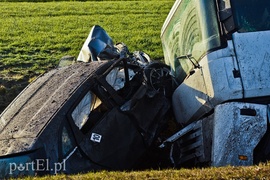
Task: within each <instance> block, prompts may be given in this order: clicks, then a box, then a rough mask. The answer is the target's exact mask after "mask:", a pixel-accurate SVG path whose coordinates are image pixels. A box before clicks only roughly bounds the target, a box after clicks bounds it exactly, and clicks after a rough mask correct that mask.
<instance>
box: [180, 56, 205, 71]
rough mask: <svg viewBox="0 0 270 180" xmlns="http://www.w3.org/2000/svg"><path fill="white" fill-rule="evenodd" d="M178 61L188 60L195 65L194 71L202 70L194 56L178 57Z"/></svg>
mask: <svg viewBox="0 0 270 180" xmlns="http://www.w3.org/2000/svg"><path fill="white" fill-rule="evenodd" d="M176 59H178V60H180V59H188V60H189V61H190V62H191V63H192V64H193V66H194V69H196V68H198V69H199V68H201V66H200V64H199V63H198V62H197V61H196V59H195V58H194V57H193V56H192V54H186V55H182V56H179V57H177V58H176ZM194 61H195V62H194Z"/></svg>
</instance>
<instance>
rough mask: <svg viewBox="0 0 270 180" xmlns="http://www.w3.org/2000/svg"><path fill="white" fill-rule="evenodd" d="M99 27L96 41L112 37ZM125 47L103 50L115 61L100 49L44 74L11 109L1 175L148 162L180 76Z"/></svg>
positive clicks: (4, 127) (1, 141) (5, 117)
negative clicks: (147, 155)
mask: <svg viewBox="0 0 270 180" xmlns="http://www.w3.org/2000/svg"><path fill="white" fill-rule="evenodd" d="M92 30H93V31H94V33H90V35H89V36H91V37H95V38H92V39H102V38H103V37H104V34H106V32H105V31H104V30H103V29H102V28H101V27H99V26H94V27H93V29H92ZM100 32H102V33H101V34H99V33H100ZM107 38H109V36H108V37H106V39H107ZM104 42H105V41H104ZM90 44H91V43H90ZM95 47H97V48H99V46H95ZM121 47H122V49H121V50H119V49H117V48H115V47H113V46H110V45H108V46H106V48H105V47H103V49H102V50H104V51H106V52H105V53H104V54H106V59H107V60H106V59H102V60H97V55H101V54H102V53H98V54H97V55H96V57H95V58H96V59H93V58H90V56H89V57H87V58H89V59H88V60H85V61H88V62H77V63H75V64H72V65H68V66H64V67H59V68H56V69H53V70H51V71H49V72H47V73H45V74H43V75H41V76H40V77H39V78H37V79H36V80H35V81H34V82H32V83H31V84H30V85H29V86H28V87H26V88H25V89H24V90H23V91H22V92H21V93H20V95H19V96H18V97H17V98H16V99H15V100H14V101H13V102H12V103H11V104H10V105H9V106H8V107H7V108H6V110H5V111H4V112H3V113H2V115H1V121H0V128H1V130H0V137H1V138H0V145H1V148H0V149H1V150H0V153H1V154H0V155H1V157H0V174H1V178H4V177H16V176H20V175H35V174H47V173H49V174H55V173H59V172H63V173H68V174H70V173H78V172H86V171H90V170H100V169H107V170H127V169H136V168H139V167H140V164H141V163H143V159H142V156H143V155H144V154H145V153H146V152H147V151H148V149H149V148H150V147H151V145H152V144H153V142H154V141H155V140H156V138H157V136H158V134H159V132H160V131H161V128H162V127H163V125H164V124H165V123H166V118H167V114H168V111H169V109H170V99H169V97H170V95H168V94H167V93H169V92H168V91H167V90H168V87H169V86H168V85H171V83H172V78H171V76H170V70H169V68H168V66H166V65H165V64H161V63H153V62H148V61H149V59H147V58H148V57H146V56H145V55H143V53H139V54H141V55H142V56H140V57H141V58H143V57H145V59H143V60H144V62H142V59H140V58H136V57H139V56H136V55H133V54H131V53H129V52H128V50H127V48H123V47H125V45H123V44H121ZM89 49H90V48H89ZM108 49H109V50H108ZM94 50H96V49H94ZM118 50H119V51H118ZM91 51H93V49H92V50H89V52H90V53H91ZM108 51H110V52H113V53H114V54H113V55H111V54H109V55H110V56H108V53H107V52H108ZM135 54H136V53H135ZM137 55H138V53H137Z"/></svg>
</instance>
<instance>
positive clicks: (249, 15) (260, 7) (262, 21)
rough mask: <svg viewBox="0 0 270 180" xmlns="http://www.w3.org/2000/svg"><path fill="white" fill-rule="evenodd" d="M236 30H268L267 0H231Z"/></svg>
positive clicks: (269, 28)
mask: <svg viewBox="0 0 270 180" xmlns="http://www.w3.org/2000/svg"><path fill="white" fill-rule="evenodd" d="M231 6H232V11H233V15H234V19H235V23H236V27H237V29H238V32H240V33H241V32H255V31H265V30H270V1H269V0H231Z"/></svg>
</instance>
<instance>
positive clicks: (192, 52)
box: [159, 0, 270, 167]
mask: <svg viewBox="0 0 270 180" xmlns="http://www.w3.org/2000/svg"><path fill="white" fill-rule="evenodd" d="M161 41H162V47H163V51H164V60H165V63H166V64H167V65H169V66H170V67H171V72H172V74H173V75H174V77H175V78H176V79H177V83H178V86H177V89H176V90H175V91H174V93H173V95H172V106H173V111H174V115H175V120H176V121H177V123H178V124H179V125H180V126H181V129H180V130H179V131H177V132H176V133H175V134H173V135H172V136H171V137H169V138H167V139H166V140H165V141H164V142H163V143H162V144H161V145H160V146H159V147H160V148H168V149H170V151H169V159H170V161H171V163H173V165H174V166H175V167H182V166H216V167H218V166H226V165H232V166H242V165H243V166H247V165H253V164H257V163H259V162H266V161H267V160H269V159H270V124H269V123H270V1H267V0H177V1H176V2H175V3H174V5H173V7H172V9H171V11H170V12H169V14H168V16H167V19H166V20H165V22H164V25H163V27H162V30H161Z"/></svg>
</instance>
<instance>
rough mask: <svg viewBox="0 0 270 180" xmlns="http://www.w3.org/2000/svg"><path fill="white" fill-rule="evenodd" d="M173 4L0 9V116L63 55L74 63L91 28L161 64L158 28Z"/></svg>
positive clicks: (53, 4) (61, 4)
mask: <svg viewBox="0 0 270 180" xmlns="http://www.w3.org/2000/svg"><path fill="white" fill-rule="evenodd" d="M173 3H174V1H173V0H169V1H98V2H97V1H88V2H47V3H27V2H20V3H9V2H2V3H0V12H1V13H0V19H1V20H0V21H1V28H0V35H1V36H0V111H2V110H3V109H4V108H5V107H6V106H7V105H8V104H9V103H10V101H11V100H12V99H13V98H15V96H16V95H17V94H18V93H19V92H20V91H21V90H22V89H23V88H24V87H25V86H26V85H27V84H28V83H29V82H30V81H31V80H32V79H33V78H35V77H37V76H38V75H39V74H41V73H44V72H45V71H47V70H49V69H51V68H54V67H55V66H56V65H57V64H58V62H59V59H60V58H61V57H62V56H65V55H72V56H75V57H77V55H78V54H79V51H80V49H81V47H82V45H83V43H84V41H85V39H86V38H87V36H88V34H89V32H90V29H91V27H92V26H93V25H96V24H98V25H100V26H102V27H103V28H104V29H105V30H106V31H107V32H108V34H109V35H110V36H111V37H112V38H113V40H114V42H115V43H116V42H124V43H125V44H126V45H127V46H128V47H129V50H130V51H131V52H132V51H135V50H141V51H144V52H146V53H148V54H149V55H150V56H151V57H152V59H159V60H162V58H163V52H162V47H161V42H160V38H159V37H160V30H161V27H162V24H163V22H164V20H165V18H166V16H167V14H168V12H169V10H170V8H171V6H172V5H173Z"/></svg>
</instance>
